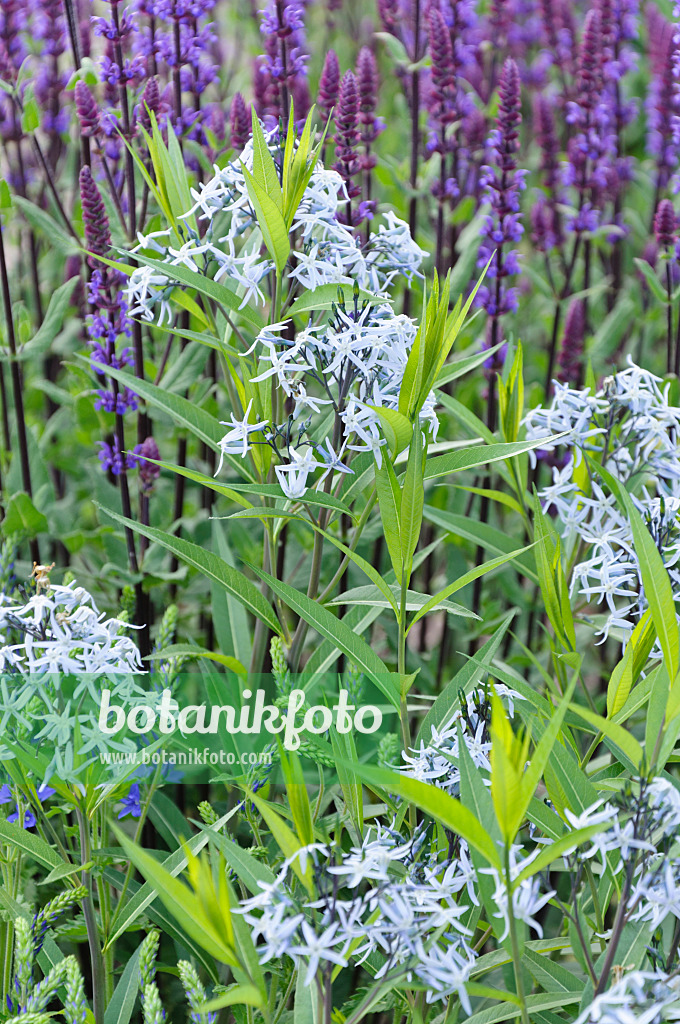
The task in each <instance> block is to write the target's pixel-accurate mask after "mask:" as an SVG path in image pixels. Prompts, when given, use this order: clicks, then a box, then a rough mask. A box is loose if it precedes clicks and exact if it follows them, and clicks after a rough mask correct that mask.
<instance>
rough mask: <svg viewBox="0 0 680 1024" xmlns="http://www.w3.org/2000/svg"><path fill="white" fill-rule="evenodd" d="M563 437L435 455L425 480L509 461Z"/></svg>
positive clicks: (484, 446) (477, 447)
mask: <svg viewBox="0 0 680 1024" xmlns="http://www.w3.org/2000/svg"><path fill="white" fill-rule="evenodd" d="M564 436H565V435H564V433H562V434H554V435H553V436H552V437H550V438H546V437H543V438H541V439H540V440H535V441H511V442H510V443H509V444H486V445H477V446H475V447H474V448H463V449H461V450H459V451H456V452H449V453H447V454H446V455H437V456H436V457H435V458H433V459H430V460H429V461H428V463H427V465H426V466H425V479H426V480H432V479H433V478H434V477H438V476H447V475H448V474H449V473H460V472H461V471H462V470H464V469H476V468H477V467H478V466H488V465H490V464H491V463H493V462H501V461H503V460H504V459H511V458H513V457H514V456H515V455H522V454H523V453H524V452H530V451H533V450H534V449H535V448H540V447H541V446H543V445H545V444H546V442H550V443H551V444H552V443H553V442H555V441H557V440H558V439H560V438H562V437H564Z"/></svg>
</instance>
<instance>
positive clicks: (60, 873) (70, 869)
mask: <svg viewBox="0 0 680 1024" xmlns="http://www.w3.org/2000/svg"><path fill="white" fill-rule="evenodd" d="M91 867H92V861H88V863H87V864H61V865H60V866H59V867H58V868H52V870H51V871H50V873H49V874H48V875H46V876H45V878H43V879H41V880H40V881H39V882H38V885H51V884H52V882H59V881H60V880H61V879H62V878H70V877H71V875H78V874H80V872H81V871H88V870H89V869H90V868H91Z"/></svg>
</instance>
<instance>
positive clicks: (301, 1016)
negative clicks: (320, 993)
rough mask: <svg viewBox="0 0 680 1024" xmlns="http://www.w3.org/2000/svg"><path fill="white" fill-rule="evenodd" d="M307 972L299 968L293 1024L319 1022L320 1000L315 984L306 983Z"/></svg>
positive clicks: (315, 1023)
mask: <svg viewBox="0 0 680 1024" xmlns="http://www.w3.org/2000/svg"><path fill="white" fill-rule="evenodd" d="M304 981H305V972H304V970H303V969H302V968H299V969H298V972H297V978H296V979H295V1000H294V1002H293V1024H319V1012H318V1006H319V1001H318V999H317V998H316V992H315V990H314V986H313V985H305V983H304Z"/></svg>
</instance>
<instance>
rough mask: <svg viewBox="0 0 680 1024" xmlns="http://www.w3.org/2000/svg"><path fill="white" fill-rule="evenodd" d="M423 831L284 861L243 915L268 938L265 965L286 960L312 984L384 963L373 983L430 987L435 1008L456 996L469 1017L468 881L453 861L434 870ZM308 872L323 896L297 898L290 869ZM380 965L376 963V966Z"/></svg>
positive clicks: (385, 834) (307, 850) (373, 837)
mask: <svg viewBox="0 0 680 1024" xmlns="http://www.w3.org/2000/svg"><path fill="white" fill-rule="evenodd" d="M425 841H426V833H425V832H424V831H423V830H419V831H418V832H416V834H415V836H414V837H413V838H412V839H408V840H405V839H404V838H403V837H402V836H401V835H399V834H398V833H397V832H395V831H393V830H392V829H389V828H384V827H381V826H380V825H378V826H377V829H376V831H375V832H370V833H369V834H368V835H367V837H366V839H365V840H364V842H363V844H362V845H361V846H360V847H354V848H353V849H352V850H351V851H350V852H349V853H345V854H343V855H342V856H341V857H337V856H336V854H335V853H334V851H333V850H332V849H331V848H330V847H327V846H325V845H323V844H319V843H316V844H313V845H311V846H307V847H303V848H302V849H301V850H299V851H298V852H297V853H296V854H295V855H294V857H292V858H289V859H288V860H286V861H285V862H284V864H283V866H282V868H281V870H280V871H279V873H278V875H277V878H276V881H275V882H274V883H273V884H271V885H268V884H264V883H262V882H260V883H259V885H260V887H261V888H262V892H261V893H259V894H258V895H256V896H253V897H252V898H251V899H247V900H245V901H243V902H242V903H241V906H240V912H241V913H243V914H244V916H245V919H246V921H247V922H248V924H249V925H250V926H251V928H252V933H253V939H254V940H255V941H256V942H257V941H258V940H259V939H262V940H263V942H264V944H263V945H261V946H260V947H259V954H260V962H261V963H266V962H268V961H269V960H271V959H273V958H277V957H281V956H283V955H287V956H290V957H292V958H293V960H295V962H296V964H298V965H300V966H304V967H305V968H306V971H305V975H304V983H305V984H306V985H309V984H311V983H312V982H313V981H314V980H315V978H317V973H318V971H319V969H321V970H322V971H323V968H324V967H325V966H326V965H328V964H338V965H341V966H346V965H347V963H348V961H349V958H350V957H351V958H352V960H353V961H354V962H355V963H363V962H364V961H365V960H366V958H367V957H369V956H370V955H371V954H377V956H378V958H379V959H380V960H381V961H382V963H381V966H380V967H379V968H378V970H377V973H376V975H375V977H376V978H383V977H386V976H389V977H390V978H392V979H393V978H395V977H397V976H398V977H399V978H403V979H404V980H406V981H407V982H412V981H419V982H421V983H422V984H424V985H425V986H427V997H426V998H427V1000H428V1002H434V1001H435V1000H436V999H444V998H445V997H447V996H449V995H451V994H452V993H457V995H458V996H459V997H460V1000H461V1003H462V1005H463V1007H464V1008H465V1010H466V1012H467V1013H470V1012H471V1010H470V1002H469V999H468V996H467V993H466V990H465V984H466V982H467V981H468V979H469V977H470V972H471V970H472V968H473V966H474V962H475V954H474V953H473V951H472V950H471V949H470V948H469V946H468V945H467V942H466V937H469V935H470V932H469V930H468V929H467V928H466V927H465V926H464V924H463V923H462V922H461V920H460V918H461V917H462V916H463V915H464V914H465V913H466V912H467V911H468V910H469V907H468V906H467V905H465V904H461V903H459V902H457V897H458V894H459V893H460V891H461V890H462V889H463V888H464V887H465V886H466V879H467V878H469V871H470V869H469V860H468V859H467V857H466V858H465V860H466V863H467V865H468V867H467V868H465V867H464V868H463V870H462V871H461V869H460V865H459V861H458V860H457V859H456V858H453V859H450V860H448V861H446V862H445V863H437V861H436V860H435V861H434V862H432V861H431V859H430V858H429V857H428V856H427V855H426V854H425ZM295 860H297V861H298V863H299V865H300V868H301V869H302V871H306V870H307V868H308V866H310V867H311V870H312V875H313V878H314V881H315V885H316V890H317V893H318V896H317V897H316V898H315V899H313V900H307V901H304V902H301V901H299V900H297V899H296V898H295V896H294V895H293V886H292V884H291V883H292V881H293V879H292V875H291V868H292V865H293V863H294V861H295ZM374 962H375V961H374Z"/></svg>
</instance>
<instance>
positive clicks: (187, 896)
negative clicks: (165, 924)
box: [111, 825, 239, 967]
mask: <svg viewBox="0 0 680 1024" xmlns="http://www.w3.org/2000/svg"><path fill="white" fill-rule="evenodd" d="M111 827H112V829H113V832H114V834H115V836H116V839H117V840H118V842H119V843H120V845H121V846H122V847H123V850H124V851H125V853H126V855H127V857H128V859H129V860H130V861H131V862H132V863H133V864H134V865H135V867H136V868H137V870H138V871H139V872H140V873H141V874H142V875H143V876H144V878H145V879H146V880H147V881H148V882H150V883H151V885H152V886H153V887H154V889H155V891H156V893H157V894H158V897H159V899H160V900H161V902H162V903H163V904H164V905H165V906H166V907H167V909H168V910H169V911H170V913H171V914H172V915H173V917H175V918H176V919H177V921H178V922H179V924H181V926H182V927H183V928H184V930H185V932H186V933H187V935H188V936H189V937H190V938H192V939H193V940H194V942H196V943H198V945H199V946H201V948H202V949H205V950H206V952H207V953H210V955H211V956H214V957H215V959H216V960H218V961H219V962H221V963H225V964H229V965H230V966H232V967H236V966H239V961H238V958H237V956H236V952H235V949H234V944H233V937H230V935H229V933H228V929H227V928H225V927H220V924H221V925H223V926H224V925H226V924H227V922H226V921H219V922H218V921H217V920H216V914H215V913H214V912H213V913H210V914H209V913H208V910H207V907H206V906H204V905H203V901H202V900H201V899H200V896H199V894H198V893H196V892H192V890H191V889H190V888H189V887H188V886H186V885H184V883H183V882H180V880H179V879H178V878H175V877H174V875H171V874H170V872H169V871H167V870H166V869H165V868H164V867H163V866H162V865H161V864H159V863H158V861H157V860H156V858H155V857H153V856H152V855H151V854H150V853H148V852H147V851H146V850H144V849H142V847H141V846H137V844H136V843H134V842H133V841H132V840H131V839H129V838H128V836H126V835H125V833H124V832H123V831H122V830H121V829H119V828H118V827H117V826H116V825H112V826H111ZM192 856H193V855H192V854H191V853H190V852H189V851H188V850H187V858H188V859H189V862H190V863H191V858H192ZM215 909H217V908H215ZM219 910H220V911H223V912H224V910H225V906H224V903H223V902H221V903H220V907H219ZM226 910H227V913H228V908H226ZM229 916H230V915H229Z"/></svg>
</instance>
